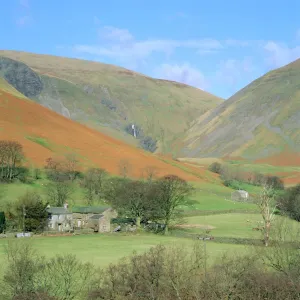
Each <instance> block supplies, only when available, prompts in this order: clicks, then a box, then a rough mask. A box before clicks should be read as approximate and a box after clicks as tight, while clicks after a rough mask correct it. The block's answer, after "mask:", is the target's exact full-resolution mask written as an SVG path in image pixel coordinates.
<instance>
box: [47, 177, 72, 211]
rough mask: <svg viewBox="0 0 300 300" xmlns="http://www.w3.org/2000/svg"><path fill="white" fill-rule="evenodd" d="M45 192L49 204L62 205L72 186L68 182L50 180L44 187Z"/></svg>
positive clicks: (68, 196) (70, 192) (69, 194)
mask: <svg viewBox="0 0 300 300" xmlns="http://www.w3.org/2000/svg"><path fill="white" fill-rule="evenodd" d="M46 194H47V198H48V201H49V203H50V204H51V205H55V206H59V207H62V206H63V205H64V203H65V202H66V201H67V200H68V199H69V198H70V196H71V194H72V186H71V185H70V183H69V182H61V181H54V182H50V183H49V184H48V185H47V187H46Z"/></svg>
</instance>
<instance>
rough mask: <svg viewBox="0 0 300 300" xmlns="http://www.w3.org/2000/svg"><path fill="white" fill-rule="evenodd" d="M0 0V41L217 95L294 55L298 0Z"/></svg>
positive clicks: (299, 45)
mask: <svg viewBox="0 0 300 300" xmlns="http://www.w3.org/2000/svg"><path fill="white" fill-rule="evenodd" d="M0 2H1V3H0V4H1V12H2V14H1V26H0V36H1V44H0V48H1V49H14V50H23V51H30V52H36V53H43V54H53V55H61V56H68V57H76V58H83V59H90V60H95V61H99V62H106V63H111V64H115V65H119V66H123V67H125V68H128V69H132V70H135V71H138V72H141V73H144V74H147V75H150V76H154V77H158V78H165V79H170V80H175V81H180V82H183V83H187V84H190V85H192V86H196V87H198V88H201V89H204V90H206V91H209V92H211V93H213V94H216V95H218V96H221V97H224V98H227V97H229V96H230V95H232V94H233V93H235V92H236V91H238V90H239V89H241V88H242V87H244V86H245V85H247V84H248V83H250V82H251V81H252V80H254V79H255V78H257V77H259V76H261V75H263V74H264V73H266V72H267V71H269V70H271V69H274V68H277V67H281V66H283V65H285V64H287V63H289V62H291V61H293V60H295V59H297V58H299V57H300V18H299V12H300V1H299V0H295V1H293V0H286V1H279V0H273V1H270V0H259V1H258V0H250V1H248V0H243V1H240V0H239V1H238V0H228V1H224V0H210V1H203V0H198V1H197V0H186V1H178V0H161V1H158V0H151V1H150V0H110V1H107V0H85V1H83V0H0ZM3 12H4V13H3Z"/></svg>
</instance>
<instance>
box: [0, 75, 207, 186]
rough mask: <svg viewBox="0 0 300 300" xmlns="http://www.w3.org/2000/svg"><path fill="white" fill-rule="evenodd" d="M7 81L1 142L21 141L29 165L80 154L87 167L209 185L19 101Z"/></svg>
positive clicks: (0, 102) (0, 112) (200, 174)
mask: <svg viewBox="0 0 300 300" xmlns="http://www.w3.org/2000/svg"><path fill="white" fill-rule="evenodd" d="M10 89H11V90H12V91H13V92H14V90H13V89H12V87H10V86H9V84H8V83H7V82H5V81H4V80H2V81H1V90H0V140H3V139H10V140H11V139H14V140H17V141H19V142H20V143H21V144H22V145H23V147H24V150H25V155H26V157H27V159H28V163H29V164H32V165H35V166H44V164H45V160H46V159H47V158H48V157H52V156H55V155H60V154H65V153H68V152H74V153H77V154H78V156H79V158H80V159H81V161H82V163H83V164H84V165H86V166H91V165H93V166H95V165H96V166H98V167H102V168H104V169H106V170H107V171H108V172H110V173H112V174H119V164H120V162H121V161H126V162H128V164H129V165H130V171H129V176H133V177H140V176H141V175H142V170H143V169H145V168H146V167H148V166H153V167H155V168H156V170H157V172H158V175H166V174H170V173H171V174H177V175H178V176H181V177H183V178H185V179H186V180H189V181H209V180H210V178H209V177H207V176H206V175H205V172H206V171H205V170H200V169H199V170H192V169H189V168H187V167H186V166H185V165H184V164H182V163H179V162H178V163H175V162H174V163H172V161H171V160H169V161H167V160H163V159H162V158H160V157H156V156H155V155H154V154H151V153H149V152H146V151H143V150H141V149H137V148H136V147H133V146H130V145H127V144H125V143H123V142H121V141H119V140H117V139H114V138H112V137H109V136H107V135H105V134H103V133H100V132H99V131H97V130H94V129H91V128H89V127H87V126H84V125H82V124H79V123H76V122H74V121H72V120H70V119H68V118H66V117H63V116H61V115H59V114H57V113H55V112H53V111H51V110H49V109H47V108H45V107H43V106H41V105H39V104H37V103H35V102H34V101H31V100H28V99H24V98H19V97H16V96H15V95H14V94H13V93H9V92H7V91H9V90H10Z"/></svg>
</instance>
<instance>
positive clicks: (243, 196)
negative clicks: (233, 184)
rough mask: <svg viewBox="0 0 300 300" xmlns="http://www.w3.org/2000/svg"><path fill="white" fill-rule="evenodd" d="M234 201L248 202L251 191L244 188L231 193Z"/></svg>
mask: <svg viewBox="0 0 300 300" xmlns="http://www.w3.org/2000/svg"><path fill="white" fill-rule="evenodd" d="M231 200H232V201H239V202H247V201H249V193H248V192H247V191H244V190H237V191H234V192H232V194H231Z"/></svg>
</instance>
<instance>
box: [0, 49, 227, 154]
mask: <svg viewBox="0 0 300 300" xmlns="http://www.w3.org/2000/svg"><path fill="white" fill-rule="evenodd" d="M0 55H3V56H6V57H9V58H11V59H15V60H20V61H22V62H24V63H25V64H27V65H28V66H30V67H31V68H33V69H34V70H35V71H36V72H38V73H39V74H42V76H43V80H44V87H45V88H44V91H43V92H42V94H41V95H40V96H39V97H38V99H35V100H36V101H39V102H43V101H44V102H45V104H47V103H48V104H50V105H52V106H53V108H54V106H55V105H56V107H57V108H56V110H61V107H62V106H61V103H63V105H64V106H65V107H66V108H67V109H68V110H69V112H70V113H71V117H72V118H73V119H74V120H77V121H79V122H83V123H85V124H86V122H87V120H89V124H90V125H91V126H94V127H96V128H97V124H100V125H101V124H102V125H103V123H107V125H109V127H111V128H117V129H120V128H122V126H123V125H124V124H125V123H128V122H134V123H135V124H138V125H140V126H141V127H142V128H143V130H144V132H145V133H146V134H147V135H150V136H152V137H154V138H156V139H157V140H160V141H161V142H162V145H163V148H164V149H165V150H172V149H171V147H170V143H171V141H172V139H173V137H175V136H176V135H177V134H178V133H180V132H183V131H184V130H185V129H187V128H188V125H189V123H190V121H191V120H192V119H194V118H196V117H197V116H199V115H200V114H201V113H203V112H206V111H207V110H209V109H211V108H213V107H215V106H216V105H218V104H219V103H221V102H222V100H221V99H220V98H218V97H216V96H214V95H211V94H209V93H207V92H204V91H202V90H200V89H196V88H193V87H190V86H187V85H184V84H179V83H176V82H171V81H167V80H158V79H154V78H150V77H147V76H144V75H142V74H138V73H135V72H132V71H129V70H126V69H123V68H120V67H116V66H112V65H106V64H101V63H96V62H89V61H83V60H79V59H69V58H63V57H55V56H47V55H38V54H31V53H25V52H16V51H1V52H0ZM84 89H85V90H86V91H88V92H85V91H84ZM102 100H109V101H112V102H113V103H114V104H115V105H116V110H115V111H113V110H109V109H108V108H107V107H106V106H105V105H103V104H101V101H102ZM103 120H104V121H103Z"/></svg>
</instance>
